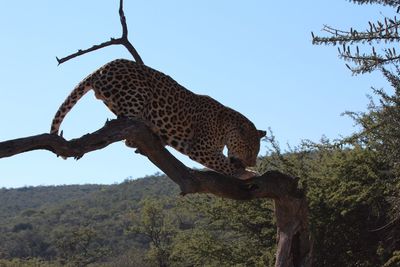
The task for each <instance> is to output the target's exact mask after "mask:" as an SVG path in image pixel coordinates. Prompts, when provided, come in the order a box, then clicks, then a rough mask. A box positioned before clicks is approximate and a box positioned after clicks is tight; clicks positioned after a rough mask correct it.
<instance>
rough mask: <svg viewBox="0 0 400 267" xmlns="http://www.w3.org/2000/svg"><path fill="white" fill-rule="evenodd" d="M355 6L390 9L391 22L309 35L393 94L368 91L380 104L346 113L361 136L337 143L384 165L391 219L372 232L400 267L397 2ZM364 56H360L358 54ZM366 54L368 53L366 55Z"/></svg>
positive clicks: (373, 0) (367, 0)
mask: <svg viewBox="0 0 400 267" xmlns="http://www.w3.org/2000/svg"><path fill="white" fill-rule="evenodd" d="M350 2H354V3H357V4H376V5H383V6H389V7H392V8H393V13H394V14H393V15H392V16H391V17H384V18H383V19H380V20H377V21H376V22H372V21H369V22H368V24H367V25H368V26H367V27H366V29H364V30H358V29H354V28H353V27H350V29H349V30H342V29H337V28H334V27H331V26H328V25H325V26H324V27H323V29H322V30H323V31H324V32H326V33H327V34H328V36H322V37H321V36H316V35H315V34H314V33H312V37H313V44H317V45H321V44H325V45H336V46H338V53H339V57H340V58H341V59H343V60H345V61H346V62H347V63H346V66H347V68H349V69H350V70H351V71H352V73H353V74H362V73H368V72H371V71H374V70H379V71H381V72H382V74H383V75H384V77H385V78H386V79H387V80H388V81H389V83H390V84H391V86H392V87H393V89H394V93H393V94H389V93H387V92H386V91H385V90H383V89H375V88H373V92H374V93H375V94H377V95H378V97H379V103H378V104H377V103H375V102H374V101H373V100H372V99H371V102H370V104H369V106H368V110H367V112H346V114H347V115H349V116H351V117H352V118H353V119H354V121H355V122H356V123H357V124H358V125H360V126H361V131H360V132H358V133H356V134H354V135H352V136H350V137H349V138H345V139H344V140H342V143H345V144H361V145H362V146H363V147H365V148H367V149H371V150H372V151H376V152H377V153H379V158H380V159H382V160H383V161H384V162H385V163H386V164H387V166H388V167H387V169H386V170H384V171H383V172H384V175H382V176H384V177H386V178H385V180H384V181H382V182H384V183H389V184H390V185H392V186H391V188H390V192H389V193H388V195H391V196H390V199H389V200H390V203H391V206H392V218H391V219H390V221H388V222H387V224H386V225H384V226H382V227H381V228H379V229H377V231H380V232H382V237H383V239H382V243H383V244H384V247H385V249H386V250H388V251H389V253H392V255H393V257H392V259H391V260H389V261H388V262H387V264H385V266H388V267H389V266H398V264H400V223H399V222H400V200H399V199H400V55H399V54H398V52H397V51H396V47H397V46H398V44H399V42H400V36H399V31H400V20H398V18H397V15H395V14H396V13H399V12H400V1H399V0H351V1H350ZM362 51H364V52H362ZM365 51H367V52H365Z"/></svg>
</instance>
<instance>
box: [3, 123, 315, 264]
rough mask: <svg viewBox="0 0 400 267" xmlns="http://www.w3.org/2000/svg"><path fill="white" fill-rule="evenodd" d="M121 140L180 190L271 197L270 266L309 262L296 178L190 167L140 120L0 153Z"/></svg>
mask: <svg viewBox="0 0 400 267" xmlns="http://www.w3.org/2000/svg"><path fill="white" fill-rule="evenodd" d="M124 139H130V140H136V143H135V146H136V148H137V150H136V152H138V153H141V154H143V155H145V156H147V157H148V158H149V160H150V161H151V162H153V163H154V164H155V165H157V166H158V167H159V168H160V169H161V170H162V171H163V172H164V173H165V174H166V175H167V176H168V177H170V178H171V179H172V180H173V181H174V182H175V183H176V184H178V185H179V187H180V190H181V194H182V195H186V194H191V193H211V194H214V195H216V196H220V197H224V198H231V199H236V200H250V199H254V198H271V199H273V200H274V201H275V214H276V221H277V229H278V251H277V255H276V265H275V266H276V267H291V266H293V267H297V266H311V252H312V243H311V239H310V233H309V230H308V209H307V202H306V198H305V194H304V192H303V191H302V190H301V189H299V188H298V186H297V179H296V178H293V177H290V176H288V175H285V174H283V173H280V172H278V171H269V172H266V173H264V174H263V175H261V176H256V177H253V178H251V179H248V180H239V179H237V178H234V177H230V176H226V175H223V174H220V173H217V172H214V171H209V170H207V171H200V170H192V169H190V168H187V167H186V166H185V165H184V164H182V163H181V162H180V161H179V160H177V159H176V158H175V157H174V156H173V155H172V154H171V153H170V152H169V151H168V150H167V149H165V147H164V146H163V144H162V143H161V141H160V139H159V138H158V136H157V135H155V134H154V133H153V132H152V131H151V129H150V128H149V127H147V125H146V123H145V122H143V121H141V120H134V119H128V118H118V119H115V120H112V121H109V122H107V123H106V124H105V126H104V127H103V128H101V129H99V130H98V131H96V132H94V133H91V134H86V135H84V136H82V137H81V138H78V139H73V140H70V141H67V140H65V139H64V138H63V137H61V136H58V135H52V134H41V135H36V136H30V137H26V138H20V139H14V140H9V141H5V142H0V158H3V157H10V156H13V155H16V154H19V153H23V152H28V151H32V150H38V149H44V150H48V151H51V152H53V153H55V154H56V155H59V156H63V157H74V158H76V159H79V158H81V157H82V156H83V155H84V154H85V153H87V152H90V151H94V150H97V149H102V148H104V147H106V146H108V145H109V144H111V143H113V142H117V141H120V140H124Z"/></svg>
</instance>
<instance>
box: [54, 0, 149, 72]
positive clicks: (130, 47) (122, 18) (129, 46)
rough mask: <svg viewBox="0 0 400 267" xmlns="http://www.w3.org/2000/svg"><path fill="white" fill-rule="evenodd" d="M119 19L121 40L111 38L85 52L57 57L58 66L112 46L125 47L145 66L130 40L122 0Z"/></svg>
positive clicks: (121, 1)
mask: <svg viewBox="0 0 400 267" xmlns="http://www.w3.org/2000/svg"><path fill="white" fill-rule="evenodd" d="M119 18H120V21H121V26H122V36H121V37H120V38H117V39H115V38H111V39H110V40H109V41H107V42H104V43H101V44H98V45H93V46H92V47H90V48H88V49H84V50H82V49H80V50H78V52H76V53H73V54H71V55H69V56H66V57H63V58H58V57H56V59H57V62H58V64H59V65H60V64H62V63H64V62H66V61H68V60H70V59H72V58H75V57H78V56H81V55H84V54H86V53H89V52H92V51H95V50H98V49H100V48H103V47H107V46H111V45H123V46H125V48H126V49H128V51H129V52H130V53H131V55H132V56H133V58H134V59H135V61H136V62H137V63H139V64H144V63H143V60H142V58H141V57H140V55H139V53H138V52H137V51H136V49H135V47H134V46H133V45H132V44H131V42H129V40H128V26H127V24H126V18H125V14H124V9H123V0H120V2H119Z"/></svg>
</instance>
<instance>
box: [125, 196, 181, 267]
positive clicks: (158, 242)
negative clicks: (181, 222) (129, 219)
mask: <svg viewBox="0 0 400 267" xmlns="http://www.w3.org/2000/svg"><path fill="white" fill-rule="evenodd" d="M168 202H169V201H168V199H167V198H164V199H160V200H156V199H144V200H143V201H142V203H141V205H142V210H141V213H140V225H138V226H136V227H133V229H132V230H133V231H134V232H136V233H140V234H143V235H145V236H146V237H147V238H148V239H149V240H150V248H149V250H148V252H147V261H148V262H149V263H150V264H152V265H153V264H154V265H155V266H160V267H167V266H169V265H170V263H169V257H170V253H171V243H172V238H173V236H174V235H175V232H176V227H175V225H174V221H173V218H172V216H170V214H169V213H167V211H166V207H167V206H168Z"/></svg>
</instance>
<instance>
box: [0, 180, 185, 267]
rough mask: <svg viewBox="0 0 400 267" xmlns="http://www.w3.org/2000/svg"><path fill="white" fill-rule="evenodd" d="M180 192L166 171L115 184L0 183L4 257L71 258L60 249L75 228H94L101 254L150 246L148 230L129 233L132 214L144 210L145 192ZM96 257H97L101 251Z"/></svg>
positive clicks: (0, 232)
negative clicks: (11, 185) (1, 186)
mask: <svg viewBox="0 0 400 267" xmlns="http://www.w3.org/2000/svg"><path fill="white" fill-rule="evenodd" d="M178 193H179V191H178V187H177V186H176V185H175V184H174V183H173V182H172V181H171V180H170V179H168V178H167V177H166V176H162V175H155V176H149V177H146V178H142V179H136V180H126V181H124V182H123V183H121V184H115V185H65V186H39V187H23V188H18V189H0V259H1V258H5V259H11V258H41V259H44V260H48V261H52V260H55V259H56V258H57V259H59V258H60V256H61V258H69V257H72V256H73V255H60V253H61V252H60V251H63V250H64V249H63V246H65V245H68V242H70V244H69V245H73V242H75V241H76V240H75V241H74V238H75V239H76V238H78V237H76V236H74V234H82V235H84V234H86V233H85V231H89V232H90V231H91V232H90V234H91V236H90V237H88V238H90V239H96V242H92V241H93V240H92V241H91V243H93V244H92V245H93V246H96V248H93V251H97V252H98V253H99V254H102V255H104V257H102V258H106V257H112V256H115V255H119V254H120V253H121V251H122V252H123V251H125V250H128V249H129V248H131V247H132V246H135V247H137V248H139V249H140V248H141V247H146V246H148V242H149V241H148V240H147V239H146V238H144V239H143V236H135V235H134V234H126V231H127V230H128V228H129V227H130V226H131V224H132V221H131V219H130V218H128V217H129V215H130V214H135V213H137V212H138V211H139V210H140V206H141V201H142V200H143V199H144V198H157V199H160V198H163V197H171V196H177V195H178ZM89 232H88V233H89ZM71 234H72V236H70V235H71ZM67 239H68V240H67ZM69 239H71V240H69ZM62 242H64V243H65V244H63V243H62ZM60 243H61V244H60ZM74 249H75V248H74ZM74 249H72V250H71V251H70V253H73V250H74ZM76 249H78V248H76ZM102 250H107V251H106V252H104V251H102ZM91 253H92V252H91ZM92 257H96V260H97V259H98V255H92ZM100 258H101V257H100ZM0 266H2V265H1V262H0Z"/></svg>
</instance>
